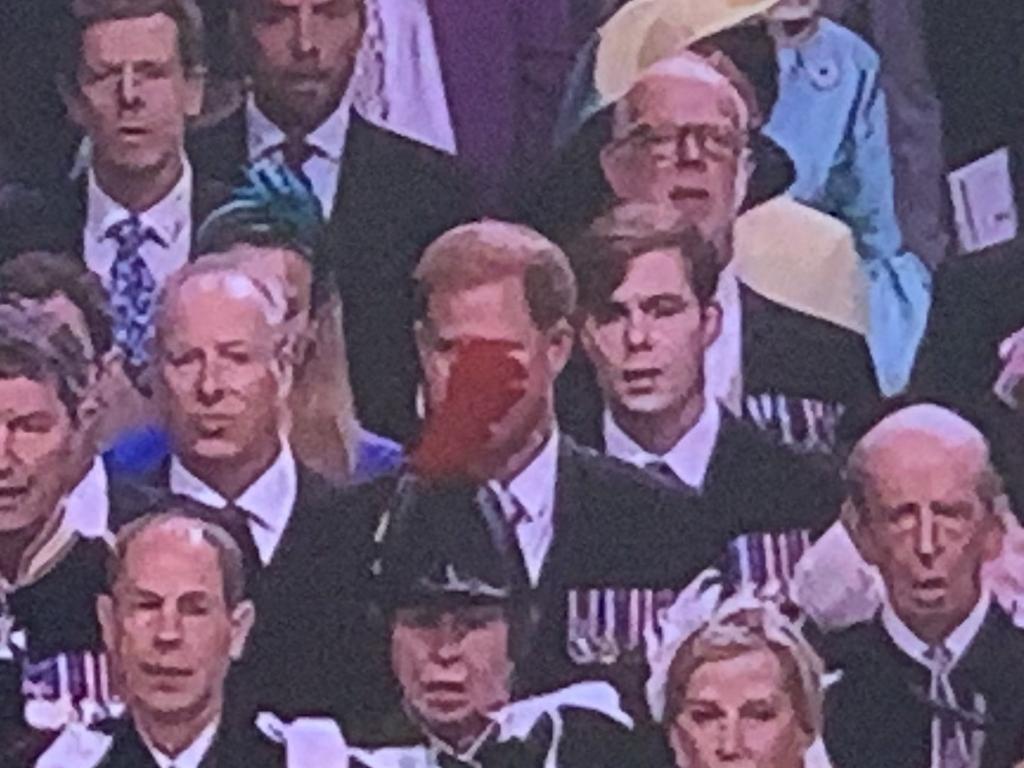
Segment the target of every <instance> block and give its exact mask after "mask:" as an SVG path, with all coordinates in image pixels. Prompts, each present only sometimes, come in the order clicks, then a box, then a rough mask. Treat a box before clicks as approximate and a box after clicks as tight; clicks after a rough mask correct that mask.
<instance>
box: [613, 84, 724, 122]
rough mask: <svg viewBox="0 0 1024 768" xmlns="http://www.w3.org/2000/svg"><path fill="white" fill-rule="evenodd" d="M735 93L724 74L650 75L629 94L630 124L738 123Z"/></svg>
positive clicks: (627, 97)
mask: <svg viewBox="0 0 1024 768" xmlns="http://www.w3.org/2000/svg"><path fill="white" fill-rule="evenodd" d="M736 98H737V97H736V93H735V91H734V90H733V87H732V85H731V84H730V83H729V82H728V80H726V79H725V78H724V77H718V78H711V77H708V78H704V77H684V76H681V75H668V74H659V75H651V76H649V77H646V78H644V80H642V81H641V82H639V83H637V85H636V87H634V88H633V90H632V91H630V92H629V95H627V96H626V110H625V114H626V120H627V123H628V124H630V125H635V124H637V123H643V124H647V125H692V124H711V125H716V124H735V122H736V120H737V119H738V117H739V115H738V114H737V111H736Z"/></svg>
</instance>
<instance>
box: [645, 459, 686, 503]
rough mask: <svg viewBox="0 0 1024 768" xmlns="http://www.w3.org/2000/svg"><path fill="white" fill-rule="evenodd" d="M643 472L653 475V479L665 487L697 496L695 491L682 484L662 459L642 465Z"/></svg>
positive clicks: (684, 483)
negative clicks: (656, 479)
mask: <svg viewBox="0 0 1024 768" xmlns="http://www.w3.org/2000/svg"><path fill="white" fill-rule="evenodd" d="M644 470H646V471H647V472H649V473H650V474H652V475H654V477H656V478H658V479H659V480H661V481H662V482H663V483H664V484H665V485H667V486H669V487H671V488H674V489H675V490H677V491H686V492H687V493H690V494H692V495H696V494H697V489H696V488H694V487H693V486H692V485H690V484H689V483H686V482H684V481H683V480H682V479H681V478H680V477H679V475H677V474H676V473H675V472H674V471H673V470H672V467H670V466H669V465H668V462H666V461H665V460H664V459H658V460H657V461H651V462H648V463H647V464H644Z"/></svg>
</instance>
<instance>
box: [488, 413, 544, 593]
mask: <svg viewBox="0 0 1024 768" xmlns="http://www.w3.org/2000/svg"><path fill="white" fill-rule="evenodd" d="M557 482H558V431H557V430H555V431H553V432H552V434H551V437H550V438H548V441H547V443H545V445H544V447H543V448H542V449H541V451H540V453H538V454H537V456H536V458H534V460H533V461H532V462H530V463H529V464H528V465H527V466H526V468H525V469H524V470H523V471H522V472H520V473H519V474H518V475H516V476H515V478H513V479H512V480H511V481H509V482H508V483H504V484H502V483H497V482H492V483H491V484H490V487H491V490H493V491H494V493H495V494H496V495H497V496H498V498H499V499H501V503H502V507H503V508H504V510H505V515H506V516H507V517H508V518H509V519H510V520H513V521H516V520H517V521H518V524H517V525H516V539H517V540H518V541H519V549H520V551H521V552H522V553H523V561H524V562H525V564H526V571H527V573H528V574H529V576H530V583H531V584H532V585H533V586H537V584H538V583H539V582H540V574H541V570H542V569H543V567H544V559H545V558H546V557H547V554H548V550H550V549H551V542H552V540H553V539H554V536H555V518H554V513H555V486H556V484H557Z"/></svg>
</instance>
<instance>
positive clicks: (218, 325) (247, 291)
mask: <svg viewBox="0 0 1024 768" xmlns="http://www.w3.org/2000/svg"><path fill="white" fill-rule="evenodd" d="M228 279H230V278H228ZM236 287H237V290H232V289H231V287H230V286H229V285H225V283H223V282H222V281H220V280H219V279H218V280H217V281H205V280H204V279H203V278H197V279H195V280H191V281H189V282H187V283H185V284H184V285H183V286H181V287H180V288H179V289H178V290H177V291H176V292H175V293H174V294H173V295H172V296H171V300H170V305H169V307H168V309H167V317H166V318H165V322H164V324H165V327H166V328H167V337H168V339H170V340H171V341H173V342H177V343H182V344H184V343H190V344H191V343H194V344H203V343H217V342H226V341H247V342H257V341H265V340H266V339H267V338H268V336H269V335H270V333H271V331H272V328H271V326H270V323H269V322H268V319H267V317H266V315H265V313H264V303H263V301H264V300H263V299H262V298H261V297H260V296H258V295H256V294H255V293H253V291H255V290H256V289H255V287H253V286H252V284H251V283H249V282H247V281H244V280H240V281H238V282H237V285H236Z"/></svg>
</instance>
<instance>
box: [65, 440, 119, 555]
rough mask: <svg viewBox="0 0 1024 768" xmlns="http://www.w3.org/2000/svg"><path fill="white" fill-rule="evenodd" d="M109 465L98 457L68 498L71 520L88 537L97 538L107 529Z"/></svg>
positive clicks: (69, 517) (108, 514) (68, 511)
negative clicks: (105, 464) (107, 466)
mask: <svg viewBox="0 0 1024 768" xmlns="http://www.w3.org/2000/svg"><path fill="white" fill-rule="evenodd" d="M108 491H109V483H108V479H107V468H106V467H105V466H104V465H103V459H102V458H100V457H97V458H96V459H95V460H94V461H93V463H92V466H91V467H90V468H89V471H88V472H86V474H85V477H83V478H82V480H81V482H79V483H78V485H76V486H75V487H74V489H72V491H71V493H69V494H68V497H67V499H66V501H65V507H64V514H65V515H66V516H67V520H68V524H69V525H70V526H71V527H72V528H74V529H75V530H76V531H78V533H80V534H81V535H82V536H84V537H85V538H89V539H95V538H99V537H100V536H103V535H104V534H106V532H107V526H108V519H109V517H110V497H109V494H108Z"/></svg>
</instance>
